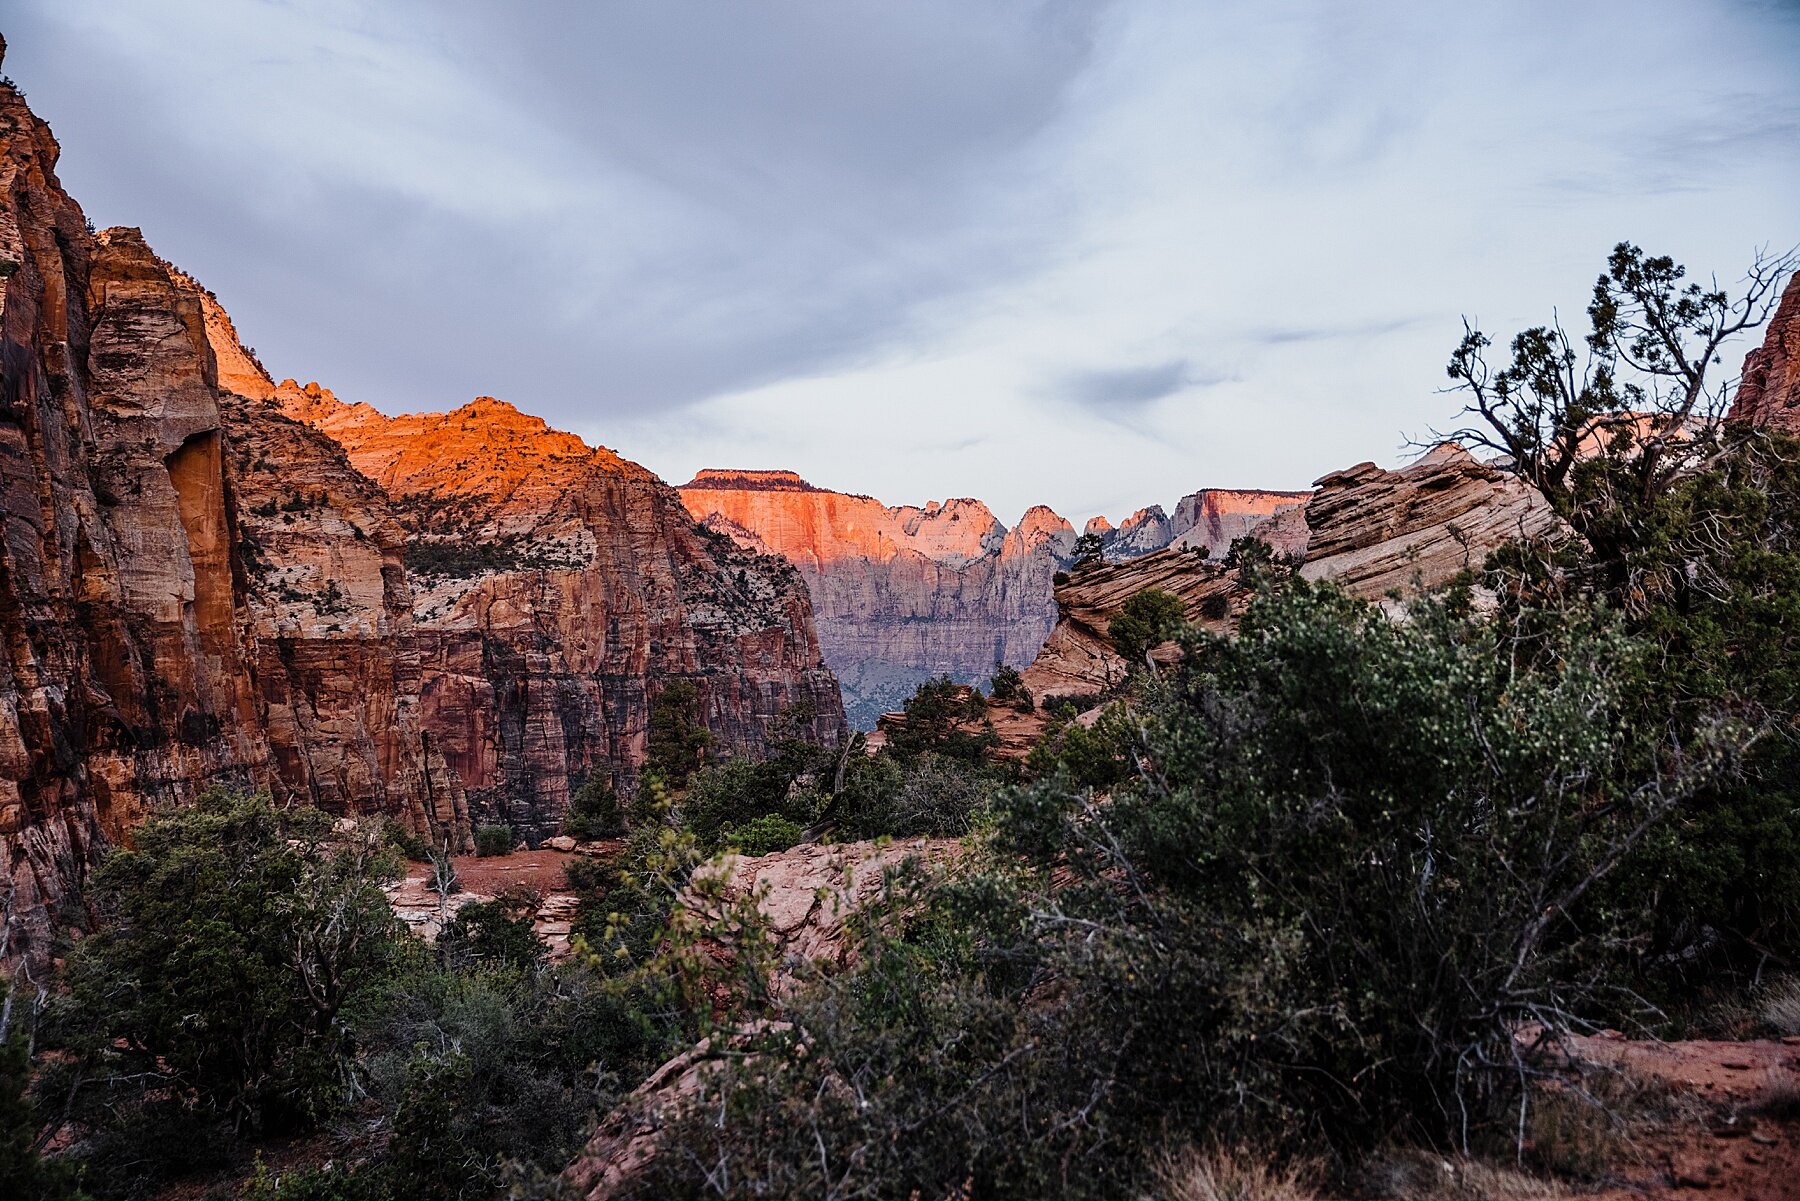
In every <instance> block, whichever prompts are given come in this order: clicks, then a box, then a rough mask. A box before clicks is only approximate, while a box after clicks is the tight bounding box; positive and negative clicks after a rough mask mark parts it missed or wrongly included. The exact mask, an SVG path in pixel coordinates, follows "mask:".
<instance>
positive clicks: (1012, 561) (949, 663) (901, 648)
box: [681, 471, 1075, 729]
mask: <svg viewBox="0 0 1800 1201" xmlns="http://www.w3.org/2000/svg"><path fill="white" fill-rule="evenodd" d="M681 499H682V502H683V503H684V504H685V505H686V506H687V508H688V511H689V512H690V513H692V514H693V515H694V516H695V517H696V518H699V519H700V520H702V521H705V522H706V523H707V524H708V525H709V526H711V527H712V528H713V529H715V530H718V531H720V532H722V533H725V534H728V535H729V536H730V537H731V538H732V539H733V540H735V541H736V542H737V543H739V544H740V545H742V546H745V547H748V548H753V549H756V550H759V551H766V552H770V553H773V554H778V555H780V556H782V557H783V558H785V559H786V560H787V561H788V562H790V563H792V564H793V565H794V566H795V567H796V568H797V569H798V570H799V572H800V575H801V577H802V578H803V579H804V580H805V582H806V587H807V589H808V591H809V592H810V593H811V595H812V600H813V608H814V611H815V613H816V615H817V620H818V627H819V640H820V643H821V645H822V646H823V648H824V653H825V658H826V662H828V663H830V664H831V666H832V668H833V670H834V671H836V672H837V675H838V678H839V680H840V681H841V682H842V685H843V689H844V699H845V706H846V709H847V711H848V712H849V715H850V717H851V719H852V721H853V722H854V723H855V724H856V725H857V726H858V727H859V728H862V729H869V728H872V727H873V725H874V719H875V717H876V716H877V715H878V714H880V713H881V712H883V711H885V710H888V709H892V708H895V707H897V706H898V704H899V703H900V701H901V700H903V699H904V698H905V697H906V696H907V695H909V694H910V693H911V692H912V690H913V689H914V688H915V687H917V685H918V684H919V682H920V681H921V680H923V679H926V678H928V677H931V676H935V675H940V674H944V673H948V674H949V675H951V676H953V677H954V678H956V679H957V680H959V681H963V682H968V681H974V680H985V679H986V678H987V676H988V675H989V674H990V673H991V672H992V671H993V667H994V664H995V663H996V662H1004V663H1011V664H1013V665H1015V666H1020V665H1023V664H1026V663H1029V662H1030V661H1031V659H1032V656H1034V655H1035V654H1036V653H1037V650H1038V647H1039V646H1041V645H1042V644H1043V641H1044V638H1045V636H1046V635H1047V634H1048V633H1049V632H1050V628H1051V626H1052V625H1054V624H1055V620H1056V609H1055V604H1054V602H1053V600H1052V599H1051V577H1052V576H1053V575H1054V574H1055V573H1056V572H1057V571H1059V570H1062V569H1063V568H1065V567H1066V566H1067V565H1068V562H1069V555H1070V553H1071V552H1072V550H1073V549H1074V545H1075V531H1074V530H1073V529H1072V528H1071V527H1070V525H1069V523H1068V522H1066V521H1064V520H1063V519H1062V518H1060V517H1058V516H1057V515H1056V514H1054V513H1052V512H1051V511H1050V510H1049V509H1046V508H1043V507H1042V506H1039V507H1037V508H1034V509H1032V510H1030V511H1029V512H1027V513H1026V514H1025V516H1024V517H1023V518H1022V519H1021V520H1020V522H1019V524H1018V526H1017V528H1015V529H1012V530H1008V529H1007V528H1006V527H1005V526H1003V525H1001V524H1000V522H999V521H998V520H996V519H995V517H994V515H993V513H992V512H990V511H989V510H988V508H987V506H986V505H984V504H982V503H981V502H980V501H975V500H967V499H958V500H949V501H945V502H943V503H941V504H939V503H936V502H933V503H932V504H929V505H926V506H924V507H923V508H919V507H915V506H911V505H902V506H895V507H889V506H886V505H883V504H882V503H881V502H880V501H878V500H875V499H873V498H871V497H867V496H854V495H850V494H847V493H842V492H831V491H827V490H825V489H822V488H815V487H813V486H812V485H810V484H807V483H806V482H805V481H803V480H801V479H800V478H799V477H798V476H796V475H794V474H793V473H792V472H779V471H771V472H748V471H732V472H724V471H703V472H701V473H700V474H699V475H698V476H697V477H695V478H694V479H693V480H692V481H690V482H689V483H687V484H685V485H683V486H682V488H681Z"/></svg>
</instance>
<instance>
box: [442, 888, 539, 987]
mask: <svg viewBox="0 0 1800 1201" xmlns="http://www.w3.org/2000/svg"><path fill="white" fill-rule="evenodd" d="M437 949H438V954H439V955H440V956H441V957H442V958H443V961H444V963H445V965H446V966H449V967H452V968H456V969H459V970H460V969H467V968H473V967H511V968H517V969H519V970H521V971H529V970H531V969H532V968H535V967H537V966H538V965H539V964H540V963H542V962H543V959H544V944H543V941H542V940H540V939H539V938H538V936H537V932H536V931H535V930H533V929H532V927H531V917H530V916H529V915H525V914H520V915H515V914H512V913H510V912H508V911H507V908H506V906H505V905H503V904H501V903H500V902H499V901H477V902H475V903H473V904H470V905H464V906H463V907H462V908H461V909H458V910H457V911H456V915H455V916H454V917H452V918H451V919H450V920H449V921H447V922H445V923H444V928H443V929H442V930H440V931H439V932H438V937H437Z"/></svg>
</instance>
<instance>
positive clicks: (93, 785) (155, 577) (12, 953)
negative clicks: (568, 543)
mask: <svg viewBox="0 0 1800 1201" xmlns="http://www.w3.org/2000/svg"><path fill="white" fill-rule="evenodd" d="M57 155H58V147H57V144H56V141H55V139H54V138H53V137H52V136H51V134H50V131H49V129H48V128H47V127H46V126H45V125H44V124H43V123H42V122H41V121H39V120H38V119H37V118H36V117H35V116H34V115H33V114H32V113H31V111H30V110H29V109H28V108H27V107H26V105H25V103H24V101H23V99H22V98H21V97H20V96H19V95H18V93H17V91H16V90H14V89H13V88H11V87H10V86H5V85H0V444H3V445H4V447H5V453H4V455H0V522H3V523H4V533H3V535H0V637H3V638H4V640H5V644H6V648H7V653H6V656H5V659H4V662H0V909H4V910H5V913H6V924H5V938H4V939H3V940H0V941H3V943H4V945H3V947H0V953H3V954H4V955H5V956H6V957H8V958H11V959H15V960H24V961H26V962H30V961H33V960H36V959H41V958H42V957H43V956H44V955H46V954H48V953H49V950H50V944H51V938H52V935H53V933H54V930H53V922H52V915H53V914H55V913H56V912H57V911H58V909H59V907H61V906H63V905H64V904H65V903H67V902H70V901H73V900H74V899H76V898H77V897H78V895H79V890H80V886H81V884H82V881H83V880H84V878H85V875H86V871H87V868H88V867H89V866H90V865H91V863H92V861H93V860H94V858H95V856H96V855H97V854H98V852H99V850H100V848H101V847H103V846H104V845H105V844H106V843H107V842H110V841H117V840H119V839H121V838H123V837H125V836H126V835H127V832H128V831H129V830H130V828H131V827H132V826H133V825H134V824H136V823H137V822H138V821H140V820H142V818H143V817H144V816H145V815H146V814H147V813H148V812H149V811H151V810H152V809H153V808H155V807H157V806H159V805H166V804H171V803H176V802H179V801H181V800H183V799H185V798H187V797H190V796H192V795H193V794H194V793H196V792H197V791H199V790H200V789H203V788H205V787H207V786H209V785H211V784H214V783H229V784H235V785H241V786H252V787H267V788H270V789H271V790H273V791H275V792H276V793H277V794H278V795H281V796H300V797H304V798H307V799H310V800H314V801H317V802H318V803H320V804H322V805H324V806H326V807H327V808H330V809H334V810H336V811H339V812H348V811H355V812H359V813H380V814H389V815H392V816H394V817H397V818H399V819H401V820H403V821H406V822H407V823H408V824H410V825H412V826H413V827H414V828H416V829H420V830H424V829H426V828H427V827H428V826H429V825H430V824H431V823H432V822H433V820H435V819H437V818H442V819H443V820H447V821H451V822H454V821H455V820H456V817H457V804H456V799H455V797H454V796H453V795H448V794H447V795H444V796H443V797H442V798H441V799H442V801H443V804H442V806H441V807H438V808H436V809H435V810H434V808H433V807H432V804H431V802H430V800H429V796H428V792H427V791H426V790H425V789H423V788H422V787H421V785H422V784H423V782H424V781H425V780H426V779H427V778H428V777H429V775H430V772H429V769H428V761H429V756H427V755H426V754H425V752H424V748H423V744H422V741H421V739H420V737H419V735H418V734H417V732H416V731H413V730H410V729H409V727H408V725H407V723H406V721H405V719H404V717H403V716H402V715H401V713H400V709H401V708H402V707H403V705H402V701H403V699H404V697H405V696H406V695H407V694H408V692H409V690H410V692H411V693H413V694H415V695H416V691H417V688H416V685H415V684H414V683H413V682H412V681H411V679H410V678H409V674H408V670H407V668H406V666H405V664H403V663H399V662H397V661H395V659H394V656H393V654H392V648H393V646H394V645H395V642H394V639H393V637H392V632H391V630H387V631H384V629H383V628H382V627H383V623H384V622H389V623H390V624H391V621H392V619H395V618H400V617H403V616H404V614H403V611H402V610H403V604H402V601H403V590H401V589H399V588H398V587H397V584H398V583H399V582H398V581H396V580H392V579H390V578H389V576H388V575H387V574H386V571H385V567H386V563H387V560H388V559H390V558H391V557H392V554H393V551H394V547H395V544H394V543H393V542H392V541H391V539H390V540H389V541H388V542H387V543H386V544H385V546H384V544H383V541H382V538H383V535H382V532H381V530H380V529H379V528H377V524H378V523H377V522H376V518H375V517H374V516H373V515H372V514H371V513H369V512H367V511H365V510H366V507H367V506H366V503H365V502H366V501H367V500H368V498H367V497H366V496H365V491H366V490H368V489H367V484H366V481H360V480H358V479H357V478H356V477H355V473H354V472H353V471H351V470H350V469H349V468H348V466H347V465H346V464H345V463H344V462H343V460H342V455H341V453H340V452H338V451H336V450H335V448H333V447H331V446H330V444H328V443H326V442H325V441H324V440H323V439H318V438H316V437H313V436H311V435H309V434H304V432H302V433H301V434H299V435H291V432H290V431H288V430H287V429H286V428H285V427H288V426H292V423H291V422H284V421H282V420H281V419H280V418H279V417H278V416H277V415H274V414H267V413H264V412H262V411H260V410H257V409H255V408H254V407H249V406H243V405H239V404H238V403H237V401H236V400H235V399H234V398H233V397H232V396H231V395H230V394H228V393H225V392H222V391H221V389H220V387H219V375H218V366H217V361H216V359H215V357H214V355H213V354H212V351H211V347H210V345H209V339H208V334H207V328H206V325H207V322H206V315H205V312H204V308H203V303H202V300H203V297H202V295H201V294H200V293H199V292H198V290H197V289H196V288H195V287H194V286H193V284H192V282H191V281H189V280H187V279H186V278H185V277H184V276H181V275H180V274H179V273H178V272H176V271H174V270H173V269H171V268H170V267H169V266H168V265H167V264H165V263H163V262H162V261H161V260H160V259H158V258H157V257H156V256H155V255H154V254H153V253H152V252H151V251H150V249H149V247H148V246H147V245H146V244H145V242H144V240H143V238H142V237H141V236H140V235H139V234H138V232H137V231H136V230H131V229H115V230H108V231H106V232H104V233H95V232H93V231H92V230H91V228H90V227H89V226H88V224H87V221H86V219H85V217H84V216H83V214H82V212H81V210H80V208H79V207H78V206H77V205H76V204H75V202H74V201H73V200H72V199H70V198H69V196H68V195H67V194H66V193H65V192H64V191H63V190H62V188H61V186H60V184H59V183H58V182H57V179H56V176H55V166H56V159H57ZM296 428H297V427H296ZM277 449H278V453H279V454H280V455H281V456H282V458H281V460H280V463H279V473H280V475H281V477H282V478H283V479H284V480H285V481H290V482H292V481H302V480H304V481H306V482H307V483H308V485H309V491H308V493H307V495H308V497H309V498H312V499H315V500H316V503H314V504H313V512H312V514H311V515H310V516H309V517H308V518H307V519H306V520H307V521H310V522H312V523H313V524H314V525H315V526H317V527H319V529H320V530H323V529H324V528H325V527H333V528H335V529H337V530H338V531H339V532H338V533H337V534H335V535H333V537H335V538H337V539H338V540H340V541H342V542H344V543H348V542H351V541H355V540H356V536H355V535H354V534H351V533H350V532H349V530H350V527H351V526H352V525H354V524H356V523H359V522H360V523H363V525H364V526H365V527H366V532H365V535H364V536H365V537H366V538H369V539H370V540H371V542H372V544H373V546H374V548H375V549H374V550H373V551H372V552H370V553H365V554H364V555H362V556H361V558H359V559H358V562H357V565H355V566H348V565H347V566H345V567H344V570H343V572H342V574H343V578H344V580H347V581H349V584H348V585H346V584H345V583H343V582H340V583H339V601H340V602H341V603H340V605H339V610H338V611H334V612H331V613H329V614H328V613H326V612H325V611H323V610H322V609H321V607H320V605H319V604H318V603H316V602H317V601H318V599H319V598H320V596H321V594H320V592H319V591H318V587H319V586H320V585H322V584H323V583H324V582H325V581H324V580H322V579H320V578H318V577H320V576H322V575H329V574H330V573H331V572H332V571H335V570H337V565H338V559H337V558H334V555H335V553H336V552H334V551H333V550H330V549H327V548H325V547H324V546H323V545H321V546H320V547H317V548H312V549H306V550H302V549H301V548H300V547H299V545H298V544H297V543H296V542H293V541H291V540H289V539H287V538H286V536H285V535H281V534H278V533H277V532H276V531H274V530H270V529H267V528H264V527H262V526H261V525H260V521H261V519H260V518H257V517H255V516H252V515H250V514H248V513H247V512H246V507H247V505H255V504H261V503H264V502H262V501H261V500H260V499H259V498H261V497H263V496H264V495H265V494H266V493H265V491H264V490H263V489H262V488H261V484H262V477H267V476H268V474H269V473H267V472H261V473H259V472H258V471H257V470H256V469H255V462H256V460H257V458H258V457H264V458H266V457H267V456H268V455H269V454H270V453H272V452H276V451H277ZM321 497H322V499H319V498H321ZM294 520H295V522H296V523H298V522H299V521H300V518H299V517H298V516H297V515H295V516H294ZM309 559H310V560H314V562H313V563H312V566H311V567H309V566H308V561H309ZM345 563H346V564H347V563H348V560H345ZM271 573H272V574H271ZM282 580H287V581H289V582H291V583H292V584H293V585H294V590H295V593H296V596H297V597H299V599H295V600H292V601H290V600H288V599H287V598H285V597H283V596H282V594H281V592H280V588H281V583H280V581H282ZM302 584H304V585H305V587H301V585H302ZM309 589H310V591H309ZM333 623H336V624H337V625H338V626H339V628H338V629H336V630H331V629H329V628H328V627H329V626H330V625H332V624H333ZM321 639H324V640H326V641H328V642H330V643H331V646H330V648H329V649H327V650H320V649H317V647H316V644H317V643H318V642H319V641H320V640H321Z"/></svg>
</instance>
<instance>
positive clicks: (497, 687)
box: [273, 380, 843, 837]
mask: <svg viewBox="0 0 1800 1201" xmlns="http://www.w3.org/2000/svg"><path fill="white" fill-rule="evenodd" d="M273 391H274V396H275V400H276V403H278V404H279V405H280V406H281V407H282V409H283V411H284V412H285V413H286V414H287V415H289V416H290V417H292V418H293V419H295V420H296V421H299V422H304V423H305V424H306V425H307V426H309V427H311V428H312V429H313V430H316V431H318V432H319V433H322V434H325V435H328V436H329V437H330V438H331V439H332V440H333V441H334V442H335V443H337V444H338V445H340V446H342V447H343V449H344V451H345V453H346V454H347V456H348V461H349V462H350V463H351V464H353V465H354V466H355V467H356V469H357V470H358V471H360V472H361V473H362V474H363V475H365V476H367V477H368V478H369V479H370V480H372V481H374V482H375V484H376V485H378V486H379V487H380V488H381V489H383V490H384V491H385V493H386V494H387V495H388V496H390V497H391V498H392V500H393V503H394V504H395V505H396V506H397V507H398V511H399V513H400V515H401V519H402V521H403V523H404V525H405V526H406V527H407V531H408V538H409V540H410V541H409V551H408V558H409V566H410V570H411V579H412V581H413V596H412V608H413V619H414V620H413V627H412V638H413V641H414V643H415V645H416V647H417V655H418V659H419V664H420V669H419V670H420V674H421V677H422V681H423V682H422V685H421V698H420V724H421V727H422V728H423V729H424V731H425V732H426V734H427V735H428V736H429V738H430V740H431V743H432V746H433V747H434V748H435V749H436V750H438V751H439V752H441V753H442V754H443V756H444V757H445V758H446V759H447V760H448V762H449V764H450V766H451V768H452V770H453V772H454V774H455V778H456V779H457V780H458V781H459V782H460V784H461V785H462V787H463V788H465V789H466V790H467V792H468V797H469V804H470V805H471V807H472V808H473V810H474V811H475V813H476V814H477V815H478V817H480V818H482V819H487V820H502V821H505V822H507V823H508V824H511V825H512V826H513V827H514V828H515V829H517V830H519V831H520V832H522V833H525V834H528V835H532V836H539V837H541V836H543V835H546V834H550V833H554V832H555V827H556V826H557V824H558V823H559V821H560V819H561V816H562V813H563V811H564V810H565V809H566V808H567V807H568V798H569V794H570V792H571V791H572V789H573V787H574V786H575V785H576V784H578V783H579V782H580V781H581V780H582V779H584V778H586V777H587V776H589V775H591V774H593V773H596V772H599V773H604V774H606V775H607V776H609V777H610V778H611V779H612V780H613V782H614V783H615V784H616V785H617V786H619V787H621V788H624V787H629V786H630V784H631V783H632V782H633V780H634V779H635V777H636V773H637V769H638V767H639V765H641V764H642V762H643V759H644V754H645V749H646V737H647V733H648V722H649V712H650V704H651V701H652V700H653V699H654V696H655V693H656V692H657V690H659V689H660V688H661V687H662V686H663V685H664V684H666V683H667V682H668V681H670V680H674V679H687V680H691V681H693V683H694V684H695V685H696V686H697V688H698V690H699V693H700V714H701V717H702V719H703V720H704V721H705V723H706V725H707V726H708V728H709V729H710V730H711V731H712V732H713V735H714V737H715V739H716V741H717V744H718V745H719V746H720V747H721V748H734V749H739V750H745V751H750V752H755V751H758V750H760V749H761V748H762V747H763V746H764V744H765V742H766V740H767V739H768V738H769V737H770V735H771V731H772V729H773V728H774V726H775V725H776V723H778V722H781V721H784V720H789V719H792V720H793V721H795V722H797V729H798V731H799V732H801V733H804V734H806V735H807V736H809V737H811V738H814V739H817V740H819V741H822V742H826V743H830V742H833V741H835V740H836V739H837V738H838V736H839V734H840V733H841V732H842V730H843V709H842V705H841V702H840V701H839V698H838V690H837V683H836V681H835V679H834V678H833V677H832V674H831V672H830V670H829V669H828V668H827V667H826V666H825V664H824V661H823V659H822V657H821V654H820V650H819V643H818V637H817V634H816V633H815V630H814V626H813V618H812V606H811V601H810V599H809V597H808V594H807V591H806V588H805V587H804V585H803V584H802V582H801V580H800V578H799V576H798V575H797V574H796V573H795V571H794V569H793V568H792V567H790V566H789V565H788V564H787V563H785V562H783V561H782V560H781V559H779V558H775V557H772V556H768V555H763V554H758V553H756V552H755V551H752V550H745V549H741V548H739V547H738V546H736V545H735V544H733V543H732V541H731V540H730V539H729V538H726V537H723V536H721V535H718V534H714V533H712V532H710V531H707V530H705V529H703V528H701V527H700V526H699V525H698V524H697V523H696V522H695V521H694V520H693V518H691V517H690V516H689V515H688V513H687V511H686V510H685V509H684V508H683V507H682V503H681V500H680V498H679V497H678V496H677V495H676V494H675V492H674V490H673V489H671V488H669V487H668V486H667V485H665V484H663V483H662V482H661V481H660V480H658V479H657V478H656V477H655V476H654V475H652V474H651V473H650V472H649V471H646V470H645V469H644V468H642V467H640V466H638V465H637V464H636V463H632V462H630V461H628V460H626V459H623V458H621V457H619V456H618V455H616V454H614V453H613V452H612V451H610V450H606V449H604V448H594V447H589V446H587V445H586V444H584V443H583V442H582V441H581V439H579V438H577V437H575V436H574V435H572V434H566V433H562V432H560V431H557V430H553V429H550V428H549V427H548V426H547V425H545V423H544V422H543V421H541V420H539V419H538V418H535V417H528V416H526V415H525V414H523V413H521V412H519V411H518V410H517V409H515V408H514V407H513V406H511V405H509V404H506V403H504V402H502V401H498V400H494V399H492V398H490V397H482V398H480V399H478V400H476V401H474V402H473V403H471V404H468V405H464V406H463V407H462V408H460V409H457V410H455V411H453V412H450V413H423V414H408V415H405V416H401V417H392V418H390V417H386V416H383V415H382V414H381V413H379V412H377V411H376V410H375V409H373V408H370V407H369V406H367V405H347V404H344V403H342V402H340V401H338V400H337V399H336V398H335V397H334V396H332V395H331V393H330V392H328V391H326V390H325V389H322V388H319V387H318V386H317V385H307V386H305V387H300V386H298V385H296V384H294V383H293V381H291V380H290V381H286V382H284V383H282V384H281V385H279V386H275V387H274V389H273Z"/></svg>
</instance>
